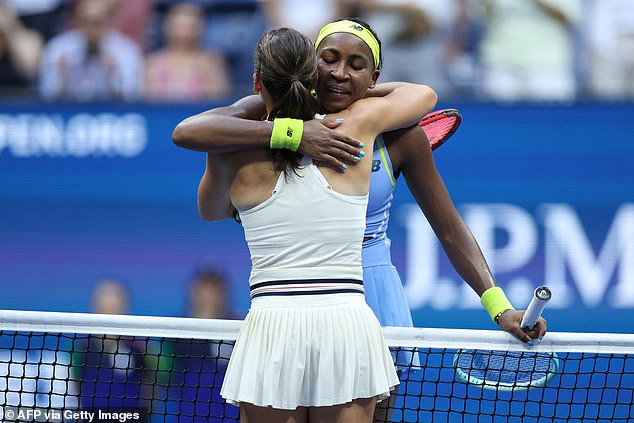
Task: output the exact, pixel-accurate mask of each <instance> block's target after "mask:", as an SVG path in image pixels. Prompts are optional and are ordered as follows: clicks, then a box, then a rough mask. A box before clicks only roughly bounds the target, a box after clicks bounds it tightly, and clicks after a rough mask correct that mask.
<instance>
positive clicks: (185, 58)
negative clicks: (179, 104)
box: [145, 3, 231, 101]
mask: <svg viewBox="0 0 634 423" xmlns="http://www.w3.org/2000/svg"><path fill="white" fill-rule="evenodd" d="M203 25H204V20H203V12H202V10H201V9H200V7H198V6H197V5H195V4H193V3H178V4H175V5H174V6H172V7H171V8H170V9H169V11H168V12H167V15H166V17H165V21H164V25H163V33H164V37H165V46H164V47H163V48H162V49H161V50H159V51H157V52H155V53H152V54H150V55H149V56H148V57H147V61H146V66H145V83H146V84H145V97H146V98H147V99H149V100H161V101H201V100H207V99H211V98H221V97H223V96H225V95H227V94H229V93H230V91H231V80H230V78H229V71H228V68H227V65H226V63H225V60H224V58H223V57H222V56H221V55H220V54H218V53H216V52H215V51H212V50H204V49H203V48H202V47H201V46H200V43H199V40H200V36H201V33H202V30H203Z"/></svg>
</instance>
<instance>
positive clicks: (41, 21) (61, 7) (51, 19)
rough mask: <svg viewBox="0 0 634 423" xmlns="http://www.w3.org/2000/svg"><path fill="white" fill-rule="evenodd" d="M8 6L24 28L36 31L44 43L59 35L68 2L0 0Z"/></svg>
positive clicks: (66, 0) (58, 0) (59, 0)
mask: <svg viewBox="0 0 634 423" xmlns="http://www.w3.org/2000/svg"><path fill="white" fill-rule="evenodd" d="M3 2H4V3H6V4H8V5H10V6H11V7H12V8H13V10H14V11H15V13H16V15H17V16H18V17H19V18H20V20H21V21H22V23H23V24H24V26H26V27H27V28H30V29H33V30H35V31H37V32H38V33H39V34H40V35H41V36H42V37H43V38H44V41H48V40H50V39H51V38H52V37H53V36H55V35H57V34H59V32H60V31H61V30H62V29H63V28H64V25H65V23H66V17H67V16H66V4H67V3H68V0H0V3H3Z"/></svg>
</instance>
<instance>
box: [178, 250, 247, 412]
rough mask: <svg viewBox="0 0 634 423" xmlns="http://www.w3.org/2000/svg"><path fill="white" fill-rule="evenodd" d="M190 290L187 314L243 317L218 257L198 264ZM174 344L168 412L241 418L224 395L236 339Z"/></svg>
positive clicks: (202, 316) (215, 317) (205, 316)
mask: <svg viewBox="0 0 634 423" xmlns="http://www.w3.org/2000/svg"><path fill="white" fill-rule="evenodd" d="M188 294H189V296H188V301H189V303H188V306H187V317H194V318H203V319H238V318H240V316H238V315H237V314H236V313H234V312H232V311H231V310H230V308H229V307H228V306H227V275H226V273H225V270H224V266H223V265H222V263H220V262H219V261H218V260H216V259H213V258H208V259H205V260H203V261H202V262H201V263H200V264H199V265H198V267H197V269H196V272H195V274H194V276H193V278H192V280H191V283H190V286H189V292H188ZM173 347H174V364H173V370H172V377H171V381H170V388H169V392H168V407H167V413H168V414H170V415H172V414H176V415H179V416H181V417H186V416H192V415H196V416H198V417H201V416H206V417H208V418H210V419H213V418H217V419H220V418H222V417H223V416H225V418H227V419H229V418H231V417H233V418H236V419H237V416H238V411H237V409H236V408H235V407H231V406H228V405H227V404H226V403H225V401H224V399H223V398H222V397H221V396H220V388H221V386H222V382H223V379H224V374H225V370H226V367H227V364H228V362H229V356H230V355H231V351H232V350H233V342H227V341H222V340H197V339H194V340H192V339H177V340H175V343H174V345H173ZM212 421H215V420H212Z"/></svg>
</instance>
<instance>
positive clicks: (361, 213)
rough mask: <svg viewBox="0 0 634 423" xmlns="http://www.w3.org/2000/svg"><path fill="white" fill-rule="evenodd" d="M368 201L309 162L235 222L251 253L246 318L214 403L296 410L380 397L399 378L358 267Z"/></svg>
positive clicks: (281, 180) (308, 159) (305, 158)
mask: <svg viewBox="0 0 634 423" xmlns="http://www.w3.org/2000/svg"><path fill="white" fill-rule="evenodd" d="M366 206H367V195H366V196H363V197H354V196H348V195H343V194H339V193H337V192H335V191H333V190H332V189H331V188H330V187H329V186H328V183H327V182H326V180H325V178H324V177H323V175H322V174H321V172H320V171H319V169H318V168H317V167H316V166H315V165H314V164H313V162H312V160H311V159H310V158H308V157H304V159H303V160H302V167H301V168H300V169H299V170H297V174H296V173H295V172H294V171H292V170H290V171H288V172H286V175H285V174H281V175H280V177H279V179H278V183H277V185H276V187H275V190H274V192H273V194H272V196H271V198H269V199H268V200H266V201H265V202H263V203H262V204H260V205H258V206H256V207H253V208H251V209H249V210H240V218H241V220H242V226H243V228H244V231H245V237H246V240H247V243H248V245H249V250H250V252H251V261H252V270H251V277H250V286H251V298H252V299H251V309H250V310H249V313H248V314H247V316H246V318H245V321H244V323H243V325H242V328H241V329H240V332H239V334H238V339H237V341H236V345H235V347H234V349H233V353H232V355H231V359H230V361H229V366H228V368H227V373H226V375H225V380H224V383H223V386H222V390H221V395H222V396H223V397H224V398H225V399H226V400H227V402H229V403H231V404H234V405H238V404H239V403H240V402H247V403H250V404H255V405H258V406H263V407H265V406H271V407H273V408H279V409H288V410H293V409H295V408H297V407H298V406H301V407H321V406H332V405H338V404H345V403H347V402H350V401H352V400H353V399H356V398H370V397H375V396H376V397H378V399H384V398H386V397H387V396H388V395H389V393H390V390H391V389H392V388H394V387H395V386H396V385H398V377H397V375H396V371H395V370H394V364H393V361H392V357H391V355H390V352H389V349H388V348H387V345H386V343H385V340H384V339H383V335H382V332H381V327H380V324H379V322H378V320H377V318H376V317H375V315H374V313H373V312H372V310H371V309H370V308H369V306H368V305H367V304H366V302H365V298H364V295H363V283H362V275H363V271H362V268H361V240H362V238H363V231H364V226H365V225H364V222H365V211H366Z"/></svg>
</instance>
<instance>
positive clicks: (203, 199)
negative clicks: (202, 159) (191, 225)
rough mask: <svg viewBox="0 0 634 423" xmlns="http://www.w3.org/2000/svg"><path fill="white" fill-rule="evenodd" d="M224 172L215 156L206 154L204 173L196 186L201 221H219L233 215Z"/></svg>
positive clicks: (222, 166)
mask: <svg viewBox="0 0 634 423" xmlns="http://www.w3.org/2000/svg"><path fill="white" fill-rule="evenodd" d="M226 171H227V170H226V168H225V167H224V165H223V164H222V161H221V160H220V158H219V157H218V156H217V155H215V154H211V153H208V154H207V164H206V166H205V173H204V174H203V177H202V178H201V180H200V183H199V184H198V212H199V213H200V217H201V218H202V219H203V220H206V221H214V220H221V219H226V218H229V217H231V216H232V215H233V211H234V207H233V205H232V204H231V200H230V198H229V185H228V183H227V178H226Z"/></svg>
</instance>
